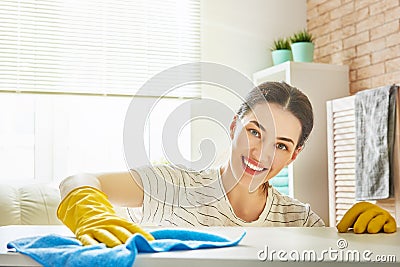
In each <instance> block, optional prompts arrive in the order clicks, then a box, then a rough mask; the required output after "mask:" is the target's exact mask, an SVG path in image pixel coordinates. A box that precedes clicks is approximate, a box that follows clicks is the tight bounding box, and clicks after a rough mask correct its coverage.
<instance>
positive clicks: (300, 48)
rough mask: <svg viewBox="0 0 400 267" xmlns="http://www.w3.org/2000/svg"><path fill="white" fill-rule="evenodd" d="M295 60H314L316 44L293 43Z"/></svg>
mask: <svg viewBox="0 0 400 267" xmlns="http://www.w3.org/2000/svg"><path fill="white" fill-rule="evenodd" d="M290 47H291V48H292V54H293V61H296V62H312V61H313V58H314V44H313V43H308V42H298V43H292V44H291V45H290Z"/></svg>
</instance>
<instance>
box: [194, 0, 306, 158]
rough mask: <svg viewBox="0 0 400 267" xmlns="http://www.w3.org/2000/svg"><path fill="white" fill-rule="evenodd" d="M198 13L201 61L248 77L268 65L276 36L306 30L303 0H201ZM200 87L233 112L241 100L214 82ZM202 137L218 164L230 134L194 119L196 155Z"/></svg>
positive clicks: (207, 95)
mask: <svg viewBox="0 0 400 267" xmlns="http://www.w3.org/2000/svg"><path fill="white" fill-rule="evenodd" d="M201 12H202V15H201V17H202V23H201V27H202V32H201V33H202V39H201V55H202V61H207V62H215V63H219V64H223V65H226V66H228V67H231V68H234V69H236V70H237V71H239V72H241V73H242V74H244V75H246V76H247V77H249V79H251V77H252V74H253V73H254V72H256V71H259V70H261V69H264V68H267V67H269V66H271V65H272V59H271V52H270V47H271V46H272V44H273V40H274V39H277V38H278V37H287V36H290V35H291V34H292V33H294V32H296V31H298V30H301V29H303V28H306V0H249V1H242V0H202V1H201ZM202 91H203V92H202V93H203V97H206V98H212V99H215V100H217V101H220V102H222V103H223V104H225V105H227V106H228V107H230V108H231V109H232V110H233V111H236V110H237V108H238V106H239V104H240V103H241V100H240V99H239V98H237V97H234V96H233V95H232V94H231V93H228V92H227V91H226V90H224V89H221V88H218V87H216V86H203V90H202ZM237 93H238V94H239V95H244V94H246V93H247V92H243V91H242V92H237ZM215 112H218V110H216V111H215ZM231 119H232V116H229V117H227V118H226V120H228V121H230V120H231ZM205 137H209V138H210V139H211V140H213V141H214V143H215V144H216V146H217V164H216V165H218V164H219V163H220V162H221V161H223V159H224V158H225V156H226V154H225V153H226V150H224V148H226V147H227V146H228V145H229V136H228V135H227V134H224V129H222V128H221V127H220V126H217V125H216V124H215V123H214V124H213V123H210V121H203V122H201V121H196V123H195V124H192V138H193V139H192V141H193V142H192V157H193V158H194V159H196V158H198V157H200V153H199V143H200V140H201V139H203V138H205Z"/></svg>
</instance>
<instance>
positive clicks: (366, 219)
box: [336, 202, 397, 234]
mask: <svg viewBox="0 0 400 267" xmlns="http://www.w3.org/2000/svg"><path fill="white" fill-rule="evenodd" d="M336 227H337V229H338V231H339V232H340V233H344V232H347V229H348V228H353V231H354V233H356V234H361V233H365V232H366V231H367V232H368V233H370V234H375V233H378V232H380V231H381V230H382V229H383V231H384V232H385V233H394V232H396V227H397V226H396V221H395V219H394V218H393V217H392V216H391V215H390V213H389V212H387V211H386V210H384V209H382V208H380V207H379V206H377V205H375V204H372V203H369V202H359V203H356V204H355V205H354V206H353V207H351V208H350V209H349V210H348V211H347V212H346V213H345V215H344V216H343V218H342V219H341V220H340V222H339V223H338V225H337V226H336Z"/></svg>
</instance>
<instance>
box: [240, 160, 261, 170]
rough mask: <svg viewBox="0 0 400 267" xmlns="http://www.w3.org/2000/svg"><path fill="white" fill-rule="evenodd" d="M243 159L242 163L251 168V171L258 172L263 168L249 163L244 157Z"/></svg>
mask: <svg viewBox="0 0 400 267" xmlns="http://www.w3.org/2000/svg"><path fill="white" fill-rule="evenodd" d="M243 160H244V163H245V164H246V165H247V167H249V168H250V169H252V170H253V171H258V172H260V171H262V170H263V168H260V167H257V166H255V165H253V164H251V163H250V162H248V161H247V160H246V159H245V158H243Z"/></svg>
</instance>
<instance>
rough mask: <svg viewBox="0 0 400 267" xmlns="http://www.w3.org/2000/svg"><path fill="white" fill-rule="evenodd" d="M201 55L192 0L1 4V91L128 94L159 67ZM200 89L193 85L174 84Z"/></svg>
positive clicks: (191, 91) (189, 92)
mask: <svg viewBox="0 0 400 267" xmlns="http://www.w3.org/2000/svg"><path fill="white" fill-rule="evenodd" d="M199 60H200V3H199V1H198V0H197V1H195V0H160V1H156V0H130V1H125V0H19V1H18V0H2V2H1V5H0V91H8V92H9V91H11V92H13V91H15V92H50V93H84V94H112V95H134V94H135V93H136V91H137V90H138V89H139V88H140V87H141V86H142V85H143V84H144V83H145V82H146V81H147V80H148V79H149V78H151V77H152V76H153V75H155V74H157V73H158V72H160V71H163V70H165V69H168V68H170V67H172V66H175V65H178V64H182V63H188V62H195V61H199ZM172 78H173V77H172ZM157 88H159V89H155V90H153V91H147V92H142V94H143V95H147V96H157V95H159V94H160V93H161V92H160V87H158V86H157ZM161 88H162V87H161ZM199 94H200V92H199V87H198V86H186V87H184V88H182V89H180V90H179V96H185V97H192V96H194V97H195V96H198V95H199Z"/></svg>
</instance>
